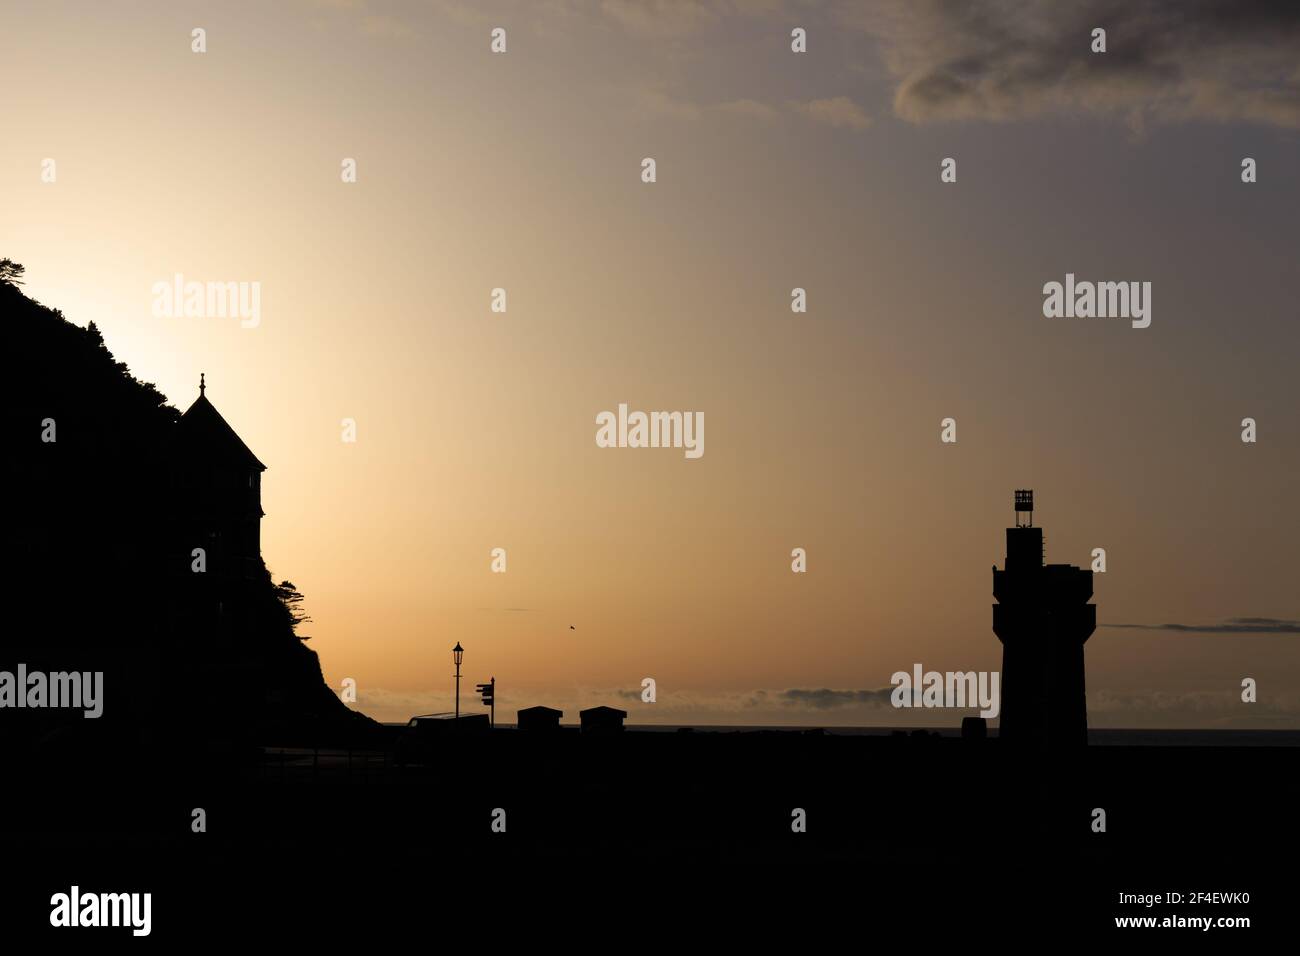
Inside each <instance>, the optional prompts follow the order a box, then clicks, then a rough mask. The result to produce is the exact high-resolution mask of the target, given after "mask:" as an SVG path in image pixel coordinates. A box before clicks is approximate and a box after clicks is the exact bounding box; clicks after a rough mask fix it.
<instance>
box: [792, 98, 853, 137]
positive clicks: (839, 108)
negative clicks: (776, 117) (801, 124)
mask: <svg viewBox="0 0 1300 956" xmlns="http://www.w3.org/2000/svg"><path fill="white" fill-rule="evenodd" d="M795 109H796V110H797V111H798V112H800V113H803V114H804V115H805V116H807V117H808V118H809V119H812V120H814V121H815V122H818V123H825V124H826V125H827V126H834V127H837V128H841V129H866V128H867V127H868V126H870V125H871V120H870V119H868V118H867V115H866V114H865V113H863V112H862V108H861V107H860V106H858V104H857V103H854V102H853V100H851V99H849V98H848V97H847V96H833V97H831V98H829V99H824V100H813V101H811V102H809V103H800V104H797V105H796V106H795Z"/></svg>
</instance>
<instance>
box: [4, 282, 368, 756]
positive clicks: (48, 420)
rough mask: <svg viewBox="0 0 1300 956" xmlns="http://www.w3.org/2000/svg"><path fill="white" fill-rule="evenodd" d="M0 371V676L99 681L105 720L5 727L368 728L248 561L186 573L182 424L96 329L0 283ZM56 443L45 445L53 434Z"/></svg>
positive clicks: (21, 713) (113, 732)
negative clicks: (0, 478)
mask: <svg viewBox="0 0 1300 956" xmlns="http://www.w3.org/2000/svg"><path fill="white" fill-rule="evenodd" d="M0 316H3V319H2V321H3V328H4V333H5V337H6V345H7V346H8V348H7V349H6V354H7V356H8V359H9V360H8V364H9V366H10V367H9V369H8V371H7V374H6V376H5V386H4V387H5V393H6V394H5V401H4V415H5V420H6V437H7V441H6V445H7V450H8V452H9V454H8V455H7V456H6V457H7V468H6V471H7V472H8V474H9V476H10V481H9V482H8V483H7V484H8V487H9V492H8V499H9V500H8V508H7V511H8V520H9V534H7V535H6V540H7V542H8V547H7V548H6V549H5V557H4V562H5V568H4V570H5V576H4V590H5V609H6V611H7V613H8V615H9V617H10V621H8V622H6V626H5V628H4V632H5V635H6V636H5V637H4V638H3V639H2V640H0V671H10V672H13V671H14V670H15V668H16V666H17V665H18V664H19V663H23V664H26V666H27V669H28V671H36V670H40V671H47V672H48V671H79V672H87V671H103V672H104V675H105V676H104V691H103V698H104V704H103V708H104V709H103V716H102V717H101V718H99V719H97V720H91V719H85V718H84V717H83V716H82V713H81V712H80V711H68V710H50V709H37V710H33V709H24V710H13V711H9V712H8V713H7V714H6V721H5V725H4V726H5V728H6V731H7V732H9V733H15V734H16V735H17V736H18V737H19V738H20V742H25V743H28V744H33V745H38V746H39V747H40V748H41V749H46V750H48V749H55V750H59V749H61V748H60V744H61V743H63V744H66V743H68V742H70V741H79V742H80V743H82V744H84V745H86V746H88V747H91V748H94V747H97V746H99V745H100V744H104V743H111V744H115V745H116V744H126V743H130V742H132V741H138V740H141V739H144V740H152V741H158V740H160V739H167V738H168V737H170V736H173V735H179V736H180V738H181V740H183V741H186V742H203V743H205V744H210V743H214V742H218V741H232V742H254V743H260V742H262V741H263V740H264V739H265V738H267V737H268V736H269V737H285V736H289V737H299V738H301V737H303V736H304V735H308V736H310V735H321V736H323V737H331V736H332V737H335V738H337V737H338V736H339V735H340V734H346V733H348V732H349V731H350V730H352V729H356V730H362V731H364V730H365V729H366V728H367V727H369V726H370V725H371V722H370V721H369V720H367V719H366V718H363V717H360V716H359V715H356V714H354V713H352V712H350V711H348V710H347V708H346V707H344V706H343V704H342V703H341V702H340V701H339V700H338V698H337V697H336V696H335V695H334V694H333V693H332V692H331V691H330V690H329V688H327V687H326V686H325V684H324V681H323V679H322V676H321V670H320V664H319V661H318V659H317V657H316V654H315V652H313V651H311V650H310V649H309V648H307V647H305V646H304V645H303V643H302V641H301V640H299V639H298V638H297V637H296V636H295V634H294V627H293V621H292V618H291V615H290V612H289V609H287V608H286V607H285V606H284V604H283V603H282V602H281V599H280V597H279V595H278V594H277V591H276V588H275V587H274V585H273V582H272V579H271V576H270V574H269V573H268V572H267V570H266V568H265V566H264V565H262V563H261V561H260V559H256V561H255V566H254V567H253V568H252V569H251V570H247V571H245V573H244V574H243V575H242V576H239V577H233V576H229V577H222V576H218V575H213V574H198V573H194V572H193V570H192V568H191V558H190V553H191V546H192V545H193V544H194V542H193V541H191V540H187V537H186V536H187V534H189V532H188V528H190V527H191V526H192V524H193V522H192V521H191V520H189V519H188V518H187V515H188V514H190V513H192V511H193V503H192V500H191V498H192V496H193V495H194V493H195V492H194V488H195V487H197V486H198V485H201V484H202V480H201V479H202V478H203V476H201V475H200V476H198V477H199V479H200V481H198V482H196V481H195V476H194V475H193V474H187V473H185V471H184V470H185V469H190V470H191V471H192V470H193V469H194V468H195V467H196V466H195V465H194V456H193V455H192V454H182V452H185V451H188V449H185V448H183V447H181V446H182V445H183V443H182V442H181V441H180V440H179V438H178V430H179V421H180V418H181V416H180V413H179V412H178V411H177V410H176V409H175V408H174V407H172V406H171V405H169V404H168V403H167V400H166V398H165V396H163V395H162V394H161V393H160V392H159V391H158V390H157V389H156V388H154V387H153V386H152V385H149V384H146V383H143V382H140V381H138V380H137V379H135V378H134V377H133V376H132V375H131V374H130V372H129V370H128V369H127V366H126V365H125V364H124V363H122V362H118V361H116V360H115V359H114V357H113V355H112V353H110V352H109V351H108V349H107V348H106V347H105V345H104V341H103V338H102V336H101V335H100V333H99V331H98V330H97V329H96V328H95V326H94V324H93V323H92V324H91V325H90V326H89V327H88V328H84V329H83V328H80V327H78V326H76V325H73V324H72V323H70V322H68V321H67V320H65V319H64V317H63V315H62V313H60V312H58V311H56V310H53V309H49V308H46V307H45V306H42V305H41V304H39V303H37V302H35V301H33V300H31V299H29V298H27V297H26V296H25V295H23V294H22V292H21V291H20V290H19V289H17V288H16V287H15V286H13V285H8V284H4V283H0ZM51 438H52V439H53V440H49V439H51Z"/></svg>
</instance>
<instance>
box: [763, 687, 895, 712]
mask: <svg viewBox="0 0 1300 956" xmlns="http://www.w3.org/2000/svg"><path fill="white" fill-rule="evenodd" d="M892 692H893V688H892V687H884V688H881V689H880V690H831V689H830V688H828V687H823V688H821V689H820V690H805V689H802V688H792V689H790V690H783V691H781V693H779V694H778V695H777V699H778V700H780V701H781V702H782V703H783V704H785V705H786V706H788V707H792V706H801V707H812V708H814V709H816V710H830V709H831V708H833V707H846V706H848V705H850V704H877V705H878V704H888V703H889V695H890V694H891V693H892Z"/></svg>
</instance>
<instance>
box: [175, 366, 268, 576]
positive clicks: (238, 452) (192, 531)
mask: <svg viewBox="0 0 1300 956" xmlns="http://www.w3.org/2000/svg"><path fill="white" fill-rule="evenodd" d="M205 391H206V388H205V384H204V381H203V377H202V376H200V377H199V397H198V398H197V399H196V400H195V402H194V404H193V405H191V406H190V407H189V408H188V409H187V410H186V412H185V414H184V415H182V416H181V418H180V422H179V423H178V424H177V426H176V443H175V447H174V453H173V466H174V469H175V480H176V492H177V499H176V509H177V512H178V514H177V515H176V521H177V530H178V537H179V539H180V543H181V545H182V546H184V547H185V549H186V554H189V553H190V551H192V550H193V549H194V548H202V549H203V550H204V552H205V560H206V562H207V573H208V574H211V575H219V576H234V577H252V576H254V575H256V574H257V573H259V572H260V571H261V566H262V536H261V522H262V515H263V513H264V512H263V511H262V472H264V471H266V466H265V465H263V464H262V463H261V462H260V461H258V460H257V456H256V455H254V454H253V453H252V452H251V451H249V448H248V446H247V445H245V444H244V443H243V441H241V440H240V438H239V436H238V435H236V434H235V430H234V429H233V428H231V427H230V426H229V425H228V424H226V420H225V419H224V418H222V417H221V414H220V413H219V412H218V411H217V410H216V408H214V407H213V405H212V403H211V402H209V401H208V399H207V396H206V395H205V394H204V392H205Z"/></svg>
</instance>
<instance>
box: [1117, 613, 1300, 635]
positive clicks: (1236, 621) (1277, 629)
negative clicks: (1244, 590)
mask: <svg viewBox="0 0 1300 956" xmlns="http://www.w3.org/2000/svg"><path fill="white" fill-rule="evenodd" d="M1097 626H1098V627H1109V628H1129V629H1132V630H1138V631H1181V632H1185V633H1189V634H1300V621H1290V620H1284V619H1281V618H1275V617H1230V618H1228V619H1227V620H1226V621H1224V622H1223V623H1222V624H1098V625H1097Z"/></svg>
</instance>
